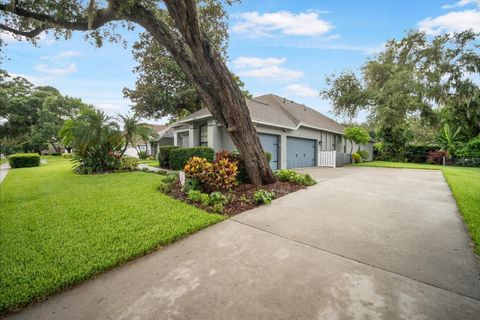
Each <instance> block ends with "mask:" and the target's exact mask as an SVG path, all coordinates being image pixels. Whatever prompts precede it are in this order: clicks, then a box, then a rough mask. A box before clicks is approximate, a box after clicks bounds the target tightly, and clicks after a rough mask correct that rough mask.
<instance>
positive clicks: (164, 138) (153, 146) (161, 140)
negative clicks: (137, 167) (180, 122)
mask: <svg viewBox="0 0 480 320" xmlns="http://www.w3.org/2000/svg"><path fill="white" fill-rule="evenodd" d="M147 125H148V126H149V127H151V128H152V129H154V130H155V132H156V133H157V135H158V138H157V139H156V140H153V141H148V142H145V141H142V140H136V141H134V142H132V143H131V144H130V145H129V146H128V148H127V150H126V151H125V154H126V155H129V156H132V157H138V151H144V152H146V153H147V155H149V156H154V157H156V156H157V152H158V146H162V145H173V128H172V127H169V126H166V125H163V124H147Z"/></svg>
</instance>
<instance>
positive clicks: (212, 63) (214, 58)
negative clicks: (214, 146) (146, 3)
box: [132, 0, 276, 185]
mask: <svg viewBox="0 0 480 320" xmlns="http://www.w3.org/2000/svg"><path fill="white" fill-rule="evenodd" d="M164 2H165V5H166V6H167V10H168V12H169V14H170V16H171V17H172V19H173V20H174V21H175V26H176V27H177V28H178V29H179V31H180V33H181V34H182V36H183V40H184V41H185V43H186V45H187V46H188V47H187V46H185V45H182V43H179V41H177V40H176V39H175V38H174V37H173V35H172V34H171V31H170V30H169V29H168V28H167V27H166V26H165V25H162V23H161V22H160V21H158V19H155V17H154V16H152V15H151V14H150V13H149V12H147V11H144V10H142V8H138V9H139V10H136V12H133V10H132V13H133V16H132V19H133V20H134V21H136V22H137V23H139V24H140V25H142V26H143V27H144V28H145V29H146V30H147V31H148V32H150V33H151V34H152V36H153V37H154V38H155V40H156V41H158V42H159V43H160V44H162V45H163V46H164V47H166V48H167V49H168V51H169V52H170V53H171V54H172V57H173V58H174V59H175V61H176V62H177V64H178V65H179V67H180V68H181V69H182V71H183V72H185V73H186V74H187V75H188V76H190V77H191V79H192V81H193V83H194V84H195V87H196V88H197V90H198V92H199V94H200V96H201V98H202V101H203V103H204V104H205V106H206V107H207V108H208V110H209V111H210V112H211V113H212V115H213V117H214V118H215V120H217V121H218V122H219V123H220V124H221V125H222V126H223V127H224V128H225V129H226V131H227V133H228V135H229V136H230V138H231V139H232V141H233V143H234V144H235V146H236V147H237V149H238V151H239V152H240V158H241V159H242V160H243V162H244V164H245V168H246V170H247V173H248V177H249V178H250V181H251V182H252V183H253V184H256V185H260V184H270V183H273V182H275V181H276V177H275V175H274V174H273V172H272V170H271V168H270V165H269V163H268V161H267V159H266V157H265V153H264V151H263V149H262V145H261V144H260V139H259V137H258V134H257V131H256V129H255V127H254V125H253V123H252V120H251V118H250V112H249V110H248V108H247V104H246V102H245V98H244V96H243V94H242V92H241V91H240V88H239V87H238V85H237V83H236V82H235V81H234V79H233V77H232V74H231V73H230V71H229V70H228V68H227V67H226V65H225V63H224V62H223V61H222V59H221V57H220V55H219V54H218V53H217V52H215V50H214V49H213V48H212V47H211V46H210V43H209V41H208V39H207V38H206V37H205V35H204V34H203V33H202V31H201V29H200V25H199V21H198V16H197V14H198V12H197V7H196V1H194V0H184V1H178V0H165V1H164Z"/></svg>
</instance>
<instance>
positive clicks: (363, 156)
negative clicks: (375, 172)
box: [357, 150, 370, 161]
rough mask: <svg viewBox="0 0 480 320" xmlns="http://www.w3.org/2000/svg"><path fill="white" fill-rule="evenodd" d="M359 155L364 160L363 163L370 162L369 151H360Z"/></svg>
mask: <svg viewBox="0 0 480 320" xmlns="http://www.w3.org/2000/svg"><path fill="white" fill-rule="evenodd" d="M357 153H358V154H359V155H360V157H361V158H362V161H368V157H369V156H370V154H369V153H368V151H367V150H359V151H358V152H357Z"/></svg>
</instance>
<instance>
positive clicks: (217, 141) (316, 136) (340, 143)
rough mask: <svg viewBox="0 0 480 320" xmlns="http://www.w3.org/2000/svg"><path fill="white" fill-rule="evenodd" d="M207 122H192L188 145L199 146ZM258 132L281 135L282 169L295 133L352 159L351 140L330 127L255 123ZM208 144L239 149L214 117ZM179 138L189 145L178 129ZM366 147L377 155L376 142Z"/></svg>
mask: <svg viewBox="0 0 480 320" xmlns="http://www.w3.org/2000/svg"><path fill="white" fill-rule="evenodd" d="M204 123H205V121H203V122H200V121H199V122H196V123H194V124H190V125H189V128H188V135H189V143H190V144H189V145H188V146H198V145H199V142H200V138H199V130H198V127H199V126H200V125H202V124H204ZM255 127H256V129H257V132H258V133H267V134H274V135H278V136H279V137H280V139H279V144H280V145H279V159H278V166H279V169H284V168H286V167H287V137H295V138H303V139H311V140H315V145H316V149H317V152H318V151H336V152H337V162H336V165H337V166H342V165H344V164H347V163H350V158H351V156H350V142H348V141H347V140H346V139H345V138H344V137H343V136H342V135H340V134H337V133H332V132H327V131H320V130H315V129H311V128H307V127H300V128H298V129H297V130H289V129H283V128H277V127H271V126H265V125H260V124H255ZM207 132H208V146H209V147H211V148H213V149H214V150H215V151H220V150H228V151H234V150H236V147H235V145H234V144H233V142H232V140H231V139H230V137H229V136H228V134H227V132H226V131H225V129H224V128H223V127H222V126H220V125H219V124H217V122H216V121H215V120H213V119H211V120H209V121H208V129H207ZM174 136H175V137H176V138H177V139H176V140H177V141H176V142H175V145H178V146H185V145H182V144H179V142H178V140H179V138H178V137H177V132H175V135H174ZM362 149H364V150H367V151H368V152H369V154H370V158H371V157H372V155H373V144H372V143H369V144H367V145H364V146H362ZM353 150H354V152H355V151H356V150H357V146H356V145H354V149H353ZM316 161H317V165H318V161H319V159H318V154H317V159H316Z"/></svg>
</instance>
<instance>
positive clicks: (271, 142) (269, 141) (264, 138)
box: [258, 133, 279, 170]
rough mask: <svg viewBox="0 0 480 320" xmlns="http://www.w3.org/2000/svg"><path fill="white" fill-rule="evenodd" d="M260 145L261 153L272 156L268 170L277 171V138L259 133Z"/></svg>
mask: <svg viewBox="0 0 480 320" xmlns="http://www.w3.org/2000/svg"><path fill="white" fill-rule="evenodd" d="M258 137H259V138H260V143H261V144H262V148H263V151H265V152H268V153H270V154H271V155H272V159H271V160H270V168H272V170H277V169H278V138H279V137H278V136H277V135H273V134H266V133H259V134H258Z"/></svg>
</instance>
